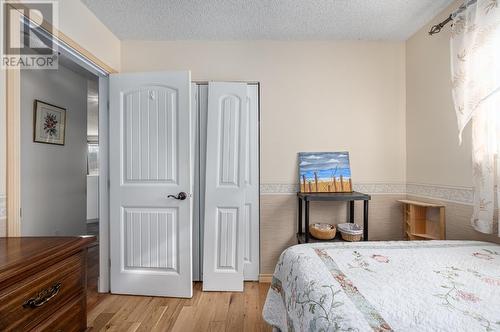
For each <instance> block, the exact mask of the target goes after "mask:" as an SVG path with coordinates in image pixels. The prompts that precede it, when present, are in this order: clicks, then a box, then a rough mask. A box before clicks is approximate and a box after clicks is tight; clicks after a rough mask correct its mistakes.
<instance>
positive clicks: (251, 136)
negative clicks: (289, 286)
mask: <svg viewBox="0 0 500 332" xmlns="http://www.w3.org/2000/svg"><path fill="white" fill-rule="evenodd" d="M247 108H248V112H247V113H246V116H247V120H246V125H247V129H246V131H245V135H246V139H245V153H246V158H245V168H244V172H245V177H244V178H245V188H244V190H245V206H244V210H243V211H244V219H243V220H244V232H243V233H244V241H243V263H244V268H243V277H244V279H245V280H254V281H256V280H259V220H260V219H259V86H258V85H256V84H249V85H247Z"/></svg>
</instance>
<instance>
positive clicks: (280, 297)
mask: <svg viewBox="0 0 500 332" xmlns="http://www.w3.org/2000/svg"><path fill="white" fill-rule="evenodd" d="M263 317H264V319H265V321H266V322H267V323H269V324H270V325H272V326H273V327H274V328H275V329H276V330H280V331H453V332H455V331H500V246H499V245H496V244H493V243H487V242H476V241H411V242H399V241H398V242H396V241H394V242H358V243H315V244H303V245H297V246H293V247H290V248H289V249H287V250H285V251H284V252H283V253H282V254H281V256H280V259H279V261H278V264H277V266H276V269H275V272H274V275H273V280H272V283H271V287H270V289H269V292H268V295H267V298H266V303H265V305H264V310H263Z"/></svg>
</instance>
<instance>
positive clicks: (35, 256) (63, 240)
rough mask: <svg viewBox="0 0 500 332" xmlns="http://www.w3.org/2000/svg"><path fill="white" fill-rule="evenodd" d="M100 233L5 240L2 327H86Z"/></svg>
mask: <svg viewBox="0 0 500 332" xmlns="http://www.w3.org/2000/svg"><path fill="white" fill-rule="evenodd" d="M94 241H95V237H93V236H88V237H18V238H0V331H30V330H33V331H84V330H85V329H86V328H87V309H86V308H87V297H86V279H87V275H86V274H87V268H86V257H87V247H88V245H89V244H91V243H92V242H94Z"/></svg>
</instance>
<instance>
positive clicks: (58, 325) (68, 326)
mask: <svg viewBox="0 0 500 332" xmlns="http://www.w3.org/2000/svg"><path fill="white" fill-rule="evenodd" d="M82 302H85V297H84V296H83V294H80V295H79V296H78V297H77V298H76V299H74V300H71V302H69V303H68V304H66V305H64V307H62V308H61V309H59V310H58V311H57V313H56V314H55V315H52V316H51V317H50V318H49V319H48V320H47V321H45V322H43V323H42V324H40V325H38V326H37V327H35V328H34V329H33V330H32V332H35V331H36V332H80V331H83V330H85V327H86V325H87V322H86V320H87V317H86V314H87V313H86V312H85V309H84V308H85V307H84V306H83V305H82Z"/></svg>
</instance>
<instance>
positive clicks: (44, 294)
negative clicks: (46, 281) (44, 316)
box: [23, 282, 61, 308]
mask: <svg viewBox="0 0 500 332" xmlns="http://www.w3.org/2000/svg"><path fill="white" fill-rule="evenodd" d="M59 290H61V283H60V282H57V283H55V284H54V285H53V286H52V287H51V288H47V289H44V290H43V291H41V292H40V293H38V295H37V296H36V297H33V298H31V299H29V300H27V301H26V302H24V304H23V307H24V308H38V307H41V306H42V305H44V304H45V303H47V302H49V301H50V300H51V299H52V298H53V297H54V296H56V295H57V294H58V293H59Z"/></svg>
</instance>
